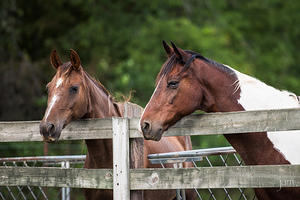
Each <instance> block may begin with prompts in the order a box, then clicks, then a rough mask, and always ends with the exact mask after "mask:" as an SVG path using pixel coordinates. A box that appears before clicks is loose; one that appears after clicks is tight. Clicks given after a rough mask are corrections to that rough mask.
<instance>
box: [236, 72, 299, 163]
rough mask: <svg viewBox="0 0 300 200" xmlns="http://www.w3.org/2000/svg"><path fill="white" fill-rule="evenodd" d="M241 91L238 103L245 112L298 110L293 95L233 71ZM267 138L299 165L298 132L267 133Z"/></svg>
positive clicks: (291, 161)
mask: <svg viewBox="0 0 300 200" xmlns="http://www.w3.org/2000/svg"><path fill="white" fill-rule="evenodd" d="M234 71H235V73H236V75H237V77H238V79H239V83H238V84H239V87H240V90H241V93H240V99H238V103H239V104H241V105H242V106H243V107H244V109H245V110H247V111H248V110H265V109H287V108H299V107H300V105H299V102H298V100H297V98H295V96H296V95H295V94H293V93H290V92H288V91H281V90H278V89H275V88H273V87H271V86H269V85H267V84H265V83H263V82H261V81H259V80H257V79H255V78H253V77H251V76H248V75H246V74H242V73H240V72H238V71H236V70H234ZM267 136H268V138H269V140H270V141H271V142H272V143H273V145H274V148H275V149H277V150H278V151H279V152H280V153H281V154H282V155H283V156H284V157H285V159H286V160H288V161H289V162H290V163H291V164H300V156H299V152H300V131H278V132H268V133H267Z"/></svg>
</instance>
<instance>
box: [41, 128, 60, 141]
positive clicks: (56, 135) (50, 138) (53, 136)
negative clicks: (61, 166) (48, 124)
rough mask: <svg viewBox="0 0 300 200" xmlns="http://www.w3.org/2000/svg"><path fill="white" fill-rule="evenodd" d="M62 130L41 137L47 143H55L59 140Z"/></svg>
mask: <svg viewBox="0 0 300 200" xmlns="http://www.w3.org/2000/svg"><path fill="white" fill-rule="evenodd" d="M61 131H62V130H58V131H56V132H55V133H54V134H51V136H48V137H45V136H44V137H43V140H44V141H45V142H47V143H56V142H58V140H59V137H60V134H61Z"/></svg>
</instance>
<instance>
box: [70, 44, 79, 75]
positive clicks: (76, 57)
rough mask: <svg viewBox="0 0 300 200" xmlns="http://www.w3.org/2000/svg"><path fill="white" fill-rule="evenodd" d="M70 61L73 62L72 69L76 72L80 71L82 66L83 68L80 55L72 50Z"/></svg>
mask: <svg viewBox="0 0 300 200" xmlns="http://www.w3.org/2000/svg"><path fill="white" fill-rule="evenodd" d="M70 60H71V64H72V67H73V68H74V69H75V70H77V71H79V70H80V66H81V61H80V58H79V55H78V54H77V52H76V51H75V50H73V49H70Z"/></svg>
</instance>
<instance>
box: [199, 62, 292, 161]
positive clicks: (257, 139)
mask: <svg viewBox="0 0 300 200" xmlns="http://www.w3.org/2000/svg"><path fill="white" fill-rule="evenodd" d="M235 73H239V72H236V71H235V70H233V71H232V72H225V71H222V70H220V69H217V68H215V67H212V66H207V67H206V68H204V69H201V71H199V69H198V72H196V73H195V74H199V75H200V76H201V75H204V74H205V77H204V78H205V80H203V77H202V82H205V83H206V84H205V85H206V86H205V88H204V89H205V90H206V91H207V93H208V95H210V96H211V97H212V98H213V99H214V102H215V104H214V106H213V107H212V109H207V111H208V112H232V111H245V110H246V109H245V108H244V107H243V106H242V105H241V104H240V98H241V87H240V85H239V81H240V80H239V75H240V74H235ZM245 76H246V75H245ZM199 79H200V78H199ZM220 83H221V84H220ZM252 95H256V94H255V93H253V94H252ZM254 98H255V96H254ZM261 109H263V108H261ZM224 136H225V138H226V139H227V140H228V142H229V143H230V144H231V145H232V146H233V147H234V148H235V149H236V150H237V152H238V153H239V154H240V155H241V157H242V158H243V160H244V161H245V163H246V164H248V165H257V164H286V163H289V162H288V161H287V160H286V159H285V158H284V157H283V155H282V154H280V153H279V152H278V151H277V150H276V149H275V148H274V146H273V143H272V142H271V141H270V140H269V138H268V137H267V133H266V132H259V133H243V134H226V135H224ZM262 152H263V153H262ZM267 157H268V158H272V159H266V158H267Z"/></svg>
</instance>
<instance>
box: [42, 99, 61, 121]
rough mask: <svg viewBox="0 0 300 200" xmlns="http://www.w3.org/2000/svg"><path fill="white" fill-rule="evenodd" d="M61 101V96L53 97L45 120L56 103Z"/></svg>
mask: <svg viewBox="0 0 300 200" xmlns="http://www.w3.org/2000/svg"><path fill="white" fill-rule="evenodd" d="M58 99H59V96H57V95H56V94H55V95H54V96H53V97H52V99H51V101H50V104H49V106H48V109H47V111H46V115H45V120H47V118H48V116H49V114H50V112H51V110H52V108H53V106H54V104H55V102H56V101H57V100H58Z"/></svg>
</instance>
